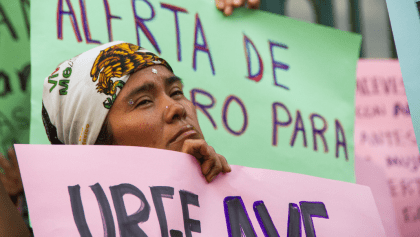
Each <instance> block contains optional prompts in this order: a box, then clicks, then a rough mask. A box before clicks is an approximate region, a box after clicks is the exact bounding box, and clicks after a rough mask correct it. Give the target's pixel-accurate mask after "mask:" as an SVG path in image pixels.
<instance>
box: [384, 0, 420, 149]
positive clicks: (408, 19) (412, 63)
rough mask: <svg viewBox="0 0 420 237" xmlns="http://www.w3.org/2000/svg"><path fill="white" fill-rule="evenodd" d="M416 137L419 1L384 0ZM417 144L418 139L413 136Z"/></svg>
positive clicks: (419, 128) (419, 122)
mask: <svg viewBox="0 0 420 237" xmlns="http://www.w3.org/2000/svg"><path fill="white" fill-rule="evenodd" d="M386 3H387V7H388V12H389V18H390V20H391V27H392V32H393V34H394V40H395V47H396V48H397V53H398V60H399V62H400V65H401V72H402V75H403V78H404V85H405V88H406V93H407V99H408V103H409V105H410V112H411V118H412V120H413V127H414V132H415V134H416V137H417V138H419V137H420V102H419V101H420V95H419V90H420V81H419V78H418V75H419V74H420V67H419V66H418V65H419V64H420V45H419V44H418V39H419V38H420V1H418V0H406V1H398V0H386ZM417 146H418V147H420V139H417Z"/></svg>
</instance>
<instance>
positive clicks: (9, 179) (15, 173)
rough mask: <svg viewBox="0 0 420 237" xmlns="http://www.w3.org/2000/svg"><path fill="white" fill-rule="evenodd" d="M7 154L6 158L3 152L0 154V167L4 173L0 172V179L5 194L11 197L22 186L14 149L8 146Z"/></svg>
mask: <svg viewBox="0 0 420 237" xmlns="http://www.w3.org/2000/svg"><path fill="white" fill-rule="evenodd" d="M7 154H8V159H7V158H6V157H4V155H3V154H0V167H1V168H3V170H4V173H1V174H0V180H1V182H2V183H3V185H4V187H5V189H6V192H7V194H9V196H10V197H12V199H13V197H17V196H18V195H20V194H21V193H22V192H23V186H22V179H21V177H20V171H19V166H18V163H17V159H16V153H15V150H14V149H13V148H10V149H9V150H8V152H7Z"/></svg>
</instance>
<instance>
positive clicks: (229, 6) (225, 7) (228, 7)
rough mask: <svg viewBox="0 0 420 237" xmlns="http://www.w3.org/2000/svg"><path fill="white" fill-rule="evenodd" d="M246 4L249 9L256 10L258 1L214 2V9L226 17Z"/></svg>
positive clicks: (230, 0)
mask: <svg viewBox="0 0 420 237" xmlns="http://www.w3.org/2000/svg"><path fill="white" fill-rule="evenodd" d="M245 4H247V6H248V8H249V9H258V7H259V6H260V0H216V7H217V9H219V10H220V11H222V12H223V13H224V14H225V15H226V16H230V15H232V11H233V9H234V8H237V7H240V6H244V5H245Z"/></svg>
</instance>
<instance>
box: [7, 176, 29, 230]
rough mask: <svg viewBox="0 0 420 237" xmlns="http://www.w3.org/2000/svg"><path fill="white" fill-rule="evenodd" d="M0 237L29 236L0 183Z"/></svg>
mask: <svg viewBox="0 0 420 237" xmlns="http://www.w3.org/2000/svg"><path fill="white" fill-rule="evenodd" d="M0 236H30V233H29V230H28V228H27V227H26V225H25V222H24V221H23V219H22V217H21V216H20V214H19V212H18V210H17V209H16V207H15V206H14V205H13V202H12V200H11V199H10V198H9V195H8V193H7V192H6V189H5V187H4V186H3V184H2V183H1V182H0Z"/></svg>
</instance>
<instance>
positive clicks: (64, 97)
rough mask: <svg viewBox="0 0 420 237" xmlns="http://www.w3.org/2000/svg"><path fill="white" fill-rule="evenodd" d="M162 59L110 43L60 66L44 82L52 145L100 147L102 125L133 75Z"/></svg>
mask: <svg viewBox="0 0 420 237" xmlns="http://www.w3.org/2000/svg"><path fill="white" fill-rule="evenodd" d="M157 64H161V65H163V66H165V67H167V68H168V69H169V70H170V71H171V72H172V68H171V66H169V64H168V63H167V62H166V61H165V60H164V59H162V58H160V57H158V56H156V55H155V54H153V53H151V52H149V51H147V50H146V49H143V48H140V47H139V46H137V45H133V44H130V43H125V42H121V41H120V42H111V43H108V44H104V45H101V46H98V47H96V48H93V49H91V50H89V51H86V52H84V53H82V54H80V55H78V56H76V57H74V58H72V59H70V60H67V61H65V62H63V63H61V64H60V65H59V66H58V67H57V68H56V69H55V71H54V72H53V73H51V75H49V76H48V77H47V78H46V79H45V81H44V91H43V96H42V100H43V106H42V119H43V122H44V126H45V130H46V132H47V135H48V138H49V140H50V142H51V143H52V144H83V145H86V144H89V145H92V144H95V142H96V139H97V137H98V134H99V132H100V130H101V127H102V124H103V122H104V120H105V118H106V115H107V114H108V112H109V109H110V108H111V107H112V105H113V103H114V101H115V99H116V97H117V95H118V93H119V92H120V91H121V89H122V88H123V86H124V85H125V83H126V82H127V80H128V78H129V77H130V75H131V74H133V73H135V72H137V71H139V70H141V69H143V68H146V67H149V66H152V65H157Z"/></svg>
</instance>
